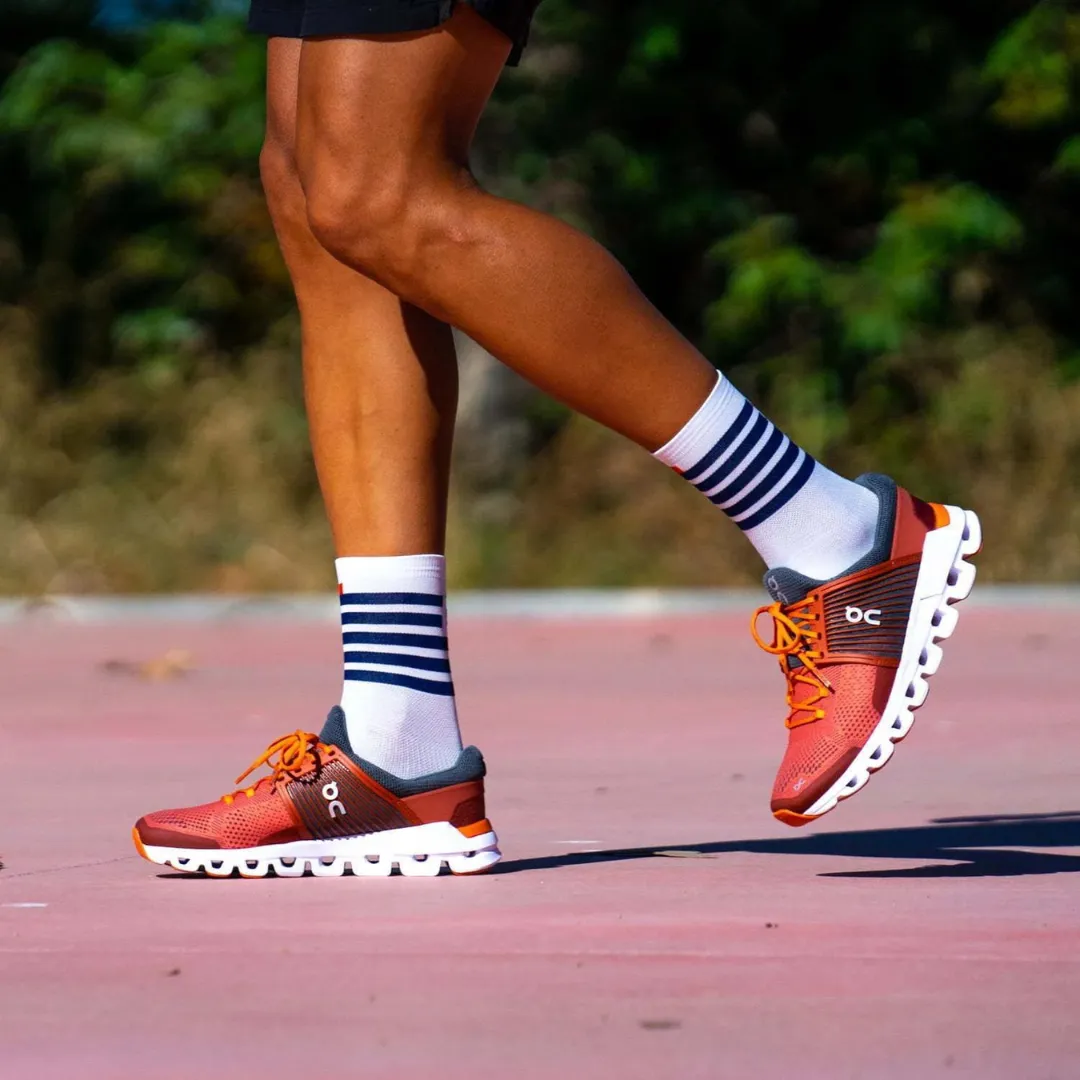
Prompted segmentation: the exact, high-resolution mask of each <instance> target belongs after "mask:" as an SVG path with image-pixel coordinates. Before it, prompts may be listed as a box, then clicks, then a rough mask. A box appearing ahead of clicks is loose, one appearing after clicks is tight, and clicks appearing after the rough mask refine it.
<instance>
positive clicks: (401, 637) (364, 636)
mask: <svg viewBox="0 0 1080 1080" xmlns="http://www.w3.org/2000/svg"><path fill="white" fill-rule="evenodd" d="M341 639H342V641H344V643H345V644H346V645H415V646H416V647H417V648H420V649H441V650H442V651H443V652H446V648H447V642H446V637H445V636H444V635H443V634H393V633H381V632H378V631H368V632H366V633H365V632H360V633H349V634H342V635H341Z"/></svg>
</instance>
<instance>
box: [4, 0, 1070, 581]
mask: <svg viewBox="0 0 1080 1080" xmlns="http://www.w3.org/2000/svg"><path fill="white" fill-rule="evenodd" d="M187 6H188V7H191V8H192V9H193V11H194V13H195V14H196V15H197V16H198V17H194V18H188V19H186V20H185V19H179V18H172V19H169V20H158V21H150V22H148V23H146V24H145V25H141V26H140V27H137V28H135V29H131V30H127V31H118V30H116V29H111V30H110V29H108V28H105V27H102V26H99V25H96V24H95V23H94V22H93V21H92V11H91V8H90V4H89V0H8V2H6V3H4V4H3V5H0V42H2V45H0V523H2V524H3V525H4V528H5V530H6V532H5V535H11V536H13V537H16V541H14V542H13V543H12V544H11V545H9V548H10V552H9V554H8V556H7V557H6V558H7V562H6V563H4V561H3V559H0V583H6V587H9V588H14V587H17V586H18V582H20V581H24V582H32V583H34V584H35V585H37V586H40V587H46V586H47V585H48V584H49V583H50V582H51V581H54V580H55V577H54V575H55V574H56V572H57V567H60V568H61V569H63V568H64V567H69V566H71V565H73V564H78V565H83V564H89V563H94V565H95V566H96V570H95V571H94V573H95V574H96V575H97V576H94V575H93V574H92V575H90V576H89V577H88V578H87V580H88V581H90V582H91V584H92V587H102V588H105V587H125V588H155V587H170V588H171V587H190V586H192V585H193V584H195V585H200V586H201V585H205V584H206V583H207V582H208V581H209V582H210V583H214V582H217V581H219V578H218V577H215V574H216V572H217V571H215V570H213V569H212V568H213V567H219V568H220V567H231V568H232V569H231V570H230V571H229V574H232V575H233V576H232V577H229V576H228V575H226V578H225V579H222V580H226V581H227V582H228V583H232V584H233V585H238V586H239V587H243V586H244V585H250V586H252V587H259V586H260V585H261V584H263V583H265V582H268V581H278V582H289V583H293V584H304V583H308V582H310V581H314V580H316V579H317V578H318V574H319V573H321V570H318V571H310V572H309V570H308V569H306V567H307V566H308V563H307V562H305V560H307V559H309V558H311V559H315V558H317V559H324V558H325V554H326V542H325V533H324V532H323V531H320V530H322V528H323V527H322V525H321V524H320V523H319V520H318V507H317V500H316V496H315V489H314V483H313V479H312V477H311V471H310V464H309V461H308V457H307V451H306V449H305V447H304V428H303V418H302V413H301V408H300V401H299V393H298V385H297V384H298V374H297V364H296V356H295V352H296V344H295V340H296V332H295V317H294V315H293V300H292V294H291V290H290V287H289V283H288V280H287V277H286V274H285V271H284V268H283V266H282V263H281V259H280V256H279V255H278V252H277V249H276V244H275V242H274V239H273V234H272V230H271V228H270V223H269V220H268V217H267V214H266V210H265V207H264V205H263V200H262V196H261V192H260V189H259V183H258V176H257V155H258V148H259V144H260V140H261V138H262V125H263V96H262V81H263V73H264V59H263V43H262V41H260V40H259V39H257V38H253V37H250V36H249V35H247V34H246V33H245V32H244V30H243V29H242V26H241V23H240V21H239V19H238V18H235V17H224V16H210V15H207V14H206V13H205V9H203V8H202V6H201V5H200V4H199V3H198V2H197V0H194V2H193V3H192V4H189V5H187ZM177 10H179V9H177ZM1078 91H1080V15H1078V14H1077V13H1076V11H1075V6H1074V5H1072V4H1070V3H1068V2H1066V0H1037V2H1034V0H1033V2H1028V3H1025V4H1021V5H1017V4H1016V3H1015V0H953V2H951V3H949V4H941V3H940V2H938V0H898V2H896V3H891V4H882V3H880V2H875V0H829V2H828V3H826V2H825V0H774V2H772V3H769V4H761V3H760V2H759V0H724V2H723V3H702V2H701V0H591V2H590V3H587V4H582V3H580V2H579V0H544V3H543V4H542V6H541V8H540V16H539V25H538V29H537V33H536V34H535V35H534V42H533V46H532V48H531V49H530V51H529V53H528V54H527V60H526V64H525V65H524V67H523V68H521V69H520V70H518V71H513V72H509V73H508V74H507V77H506V78H505V79H504V80H503V83H502V84H501V86H500V88H499V90H498V93H497V96H496V100H495V101H494V102H493V104H492V107H491V110H490V112H489V115H488V117H487V118H486V119H485V122H484V124H483V126H482V128H481V133H480V137H479V140H478V146H477V152H476V162H475V165H476V169H477V172H478V174H479V175H480V176H481V178H482V179H483V181H484V182H485V183H487V184H488V185H489V186H491V187H493V188H494V189H495V190H497V191H498V192H500V193H502V194H505V195H508V196H510V197H514V198H520V199H527V200H529V201H532V202H533V203H534V204H535V205H537V206H538V207H541V208H543V209H546V210H551V211H554V212H557V213H560V214H562V215H563V216H564V217H566V218H567V219H568V220H569V221H571V222H573V223H574V224H576V225H579V226H581V227H583V228H586V229H588V230H590V231H592V232H593V233H594V234H595V235H597V236H598V237H599V238H600V239H601V240H602V241H603V242H604V243H606V244H607V245H608V246H609V247H611V248H612V249H613V250H614V251H615V253H616V255H617V256H618V257H619V258H620V259H622V261H623V262H624V263H625V264H626V265H627V267H628V268H629V270H630V271H631V273H632V274H633V275H634V277H635V278H636V279H637V280H638V281H639V282H640V283H641V284H642V285H643V287H644V289H645V291H646V292H647V293H648V294H649V295H650V297H651V298H652V299H654V300H655V301H656V302H657V303H658V305H659V306H660V307H661V308H662V309H663V310H664V311H665V313H666V314H668V315H669V316H670V317H671V318H672V319H673V320H674V321H675V322H676V323H677V324H678V325H679V326H680V328H681V329H682V330H683V331H684V332H685V333H686V334H687V335H688V336H689V337H691V339H692V340H694V341H695V342H696V343H698V344H699V345H700V347H701V348H702V349H703V350H704V351H705V352H706V353H707V355H708V356H709V357H710V358H711V359H712V360H714V361H715V362H716V363H717V364H719V365H721V366H722V367H724V369H725V370H727V371H729V372H731V373H732V375H733V377H734V378H736V379H737V380H738V381H739V382H740V383H741V384H742V385H743V386H744V387H745V388H747V389H748V390H750V391H752V392H753V393H754V394H755V396H756V397H757V399H758V400H759V401H760V402H761V403H762V404H764V405H765V406H767V407H768V408H769V409H770V410H772V411H773V413H774V414H775V416H776V418H777V419H778V420H781V421H782V422H784V423H785V424H786V425H787V426H788V428H789V429H790V430H791V431H792V433H793V434H794V435H795V436H796V437H798V438H799V439H800V440H801V441H803V442H804V443H805V444H806V445H807V446H808V447H810V448H811V449H812V450H814V451H815V452H816V453H818V454H821V455H824V456H825V457H826V458H827V459H828V460H830V461H831V462H833V463H835V464H836V465H837V466H838V467H843V468H846V469H850V470H854V469H856V468H863V467H868V466H873V467H879V468H886V469H895V470H896V471H898V472H899V473H900V474H901V476H902V478H903V479H906V480H908V481H909V482H911V483H913V484H916V485H918V484H922V483H924V482H925V484H926V485H927V486H931V485H932V487H933V490H934V491H935V492H938V491H940V489H941V488H942V487H946V488H947V487H949V485H954V487H953V489H952V490H949V491H945V492H942V494H944V495H945V496H946V497H959V496H960V495H961V494H962V493H964V492H966V491H971V492H975V493H976V495H977V505H978V506H979V508H980V509H981V510H983V511H984V513H985V514H986V515H987V516H988V523H989V525H990V530H989V531H990V533H993V534H996V535H998V536H999V537H1000V538H1001V545H1002V546H1001V547H1000V548H999V551H998V554H996V555H995V554H994V553H993V552H991V553H990V559H991V560H994V559H997V562H993V561H991V563H990V567H991V571H992V572H996V573H998V574H999V575H1002V576H1009V577H1016V576H1025V575H1026V576H1043V577H1052V578H1060V577H1064V576H1070V575H1071V576H1076V575H1078V574H1080V545H1078V544H1077V543H1076V541H1075V534H1076V533H1077V531H1078V529H1080V521H1076V520H1075V516H1076V515H1075V514H1074V513H1073V511H1072V510H1071V509H1069V511H1068V512H1067V513H1062V512H1061V511H1060V506H1061V504H1062V502H1063V501H1065V502H1066V503H1068V504H1069V506H1070V507H1072V506H1074V505H1080V481H1078V480H1077V477H1080V400H1078V399H1077V396H1076V395H1077V387H1078V386H1080V361H1078V360H1077V358H1078V357H1080V305H1078V304H1077V303H1076V289H1077V285H1078V283H1080V213H1078V212H1077V208H1078V207H1080V92H1078ZM222 395H224V396H225V397H227V398H228V400H227V401H223V400H220V399H221V397H222ZM533 413H534V414H535V415H534V417H533V420H532V422H533V426H534V428H537V429H542V431H543V438H541V439H537V440H536V444H537V445H541V444H542V445H544V446H546V447H547V449H546V450H545V451H543V452H542V453H541V454H540V455H539V457H538V458H537V459H536V460H535V461H533V462H532V463H530V466H529V468H528V469H527V470H526V473H527V477H526V481H525V482H524V488H523V489H522V491H520V492H519V491H513V492H506V493H504V494H505V496H506V499H507V500H508V503H514V504H515V505H517V506H518V507H519V509H518V511H517V515H518V516H516V517H514V516H513V515H512V514H511V515H510V517H509V518H507V519H506V520H507V521H508V522H509V523H508V524H505V525H504V526H500V529H499V530H496V531H494V532H492V533H491V534H490V535H489V534H488V533H487V532H485V533H483V535H481V534H480V533H478V532H477V530H476V529H475V528H474V529H473V530H472V532H471V533H470V532H468V530H465V532H464V533H463V532H462V529H461V528H458V530H457V534H456V535H457V536H458V538H459V539H458V542H459V544H464V545H466V546H467V545H468V544H471V545H472V551H473V556H472V557H471V558H466V559H463V560H462V562H463V563H464V564H465V565H467V566H468V567H469V569H468V570H467V571H466V576H467V580H468V581H469V582H470V583H472V584H490V583H496V582H497V583H503V584H523V583H528V584H537V583H543V582H544V581H551V580H559V581H565V582H571V581H572V582H576V583H582V582H584V581H587V580H600V579H602V580H604V581H609V582H612V583H615V582H617V581H643V580H650V575H651V579H652V580H669V581H679V582H689V581H691V580H695V579H694V577H693V575H694V574H700V573H701V572H702V570H701V568H702V567H710V568H711V570H710V573H711V575H712V576H711V577H710V580H714V581H715V580H724V578H723V576H722V575H724V574H726V575H728V577H727V579H728V580H730V579H731V577H732V575H736V576H737V575H740V574H744V573H747V572H748V571H749V563H747V562H740V558H741V556H739V555H738V554H737V551H738V550H741V549H738V548H737V547H735V546H732V547H730V548H729V547H721V548H718V547H717V546H716V540H715V530H714V529H712V528H711V526H710V528H709V529H708V530H706V531H704V532H702V533H701V534H700V535H699V534H698V533H697V532H695V529H696V526H695V525H693V524H692V523H691V521H692V520H693V521H698V520H699V518H698V517H696V516H695V517H693V518H691V516H690V515H696V514H697V510H696V509H694V510H693V511H691V510H690V509H687V510H686V516H685V517H679V515H680V514H682V513H683V511H682V510H681V509H679V507H680V506H683V505H685V506H686V507H687V508H689V507H690V502H688V501H686V499H689V498H690V496H691V495H692V493H690V494H689V495H687V496H685V498H684V496H683V495H675V494H670V495H669V492H674V491H675V488H674V487H670V488H669V487H665V486H664V485H665V484H667V480H666V478H665V479H657V480H655V481H652V480H648V479H647V478H646V474H645V473H643V474H642V475H641V476H640V477H639V476H638V475H637V473H636V472H635V469H636V466H633V465H631V464H628V461H629V459H625V460H624V459H623V458H619V457H618V454H620V453H623V451H616V450H615V449H613V447H614V445H615V444H613V443H604V442H603V439H602V437H601V436H598V435H597V434H596V433H595V432H593V431H592V430H591V429H587V428H583V427H582V425H580V424H579V423H577V422H568V421H567V420H566V416H565V414H564V413H563V412H561V411H552V410H545V409H540V408H537V409H534V410H533ZM598 439H599V440H600V441H599V442H597V441H596V440H598ZM583 452H585V453H589V454H594V453H595V454H596V455H598V457H599V458H602V459H603V460H605V461H607V460H610V462H611V465H610V468H609V469H608V470H607V471H606V472H605V473H603V475H599V476H598V477H597V479H596V482H595V485H596V486H593V487H589V486H588V484H587V483H585V482H584V481H583V480H581V479H580V478H577V479H573V480H570V479H563V477H564V476H569V474H571V473H575V472H576V470H572V469H571V470H560V469H558V468H556V466H557V465H558V464H559V463H560V462H561V461H562V460H563V459H564V457H565V459H566V460H571V461H572V460H574V458H575V457H578V456H580V454H581V453H583ZM646 464H647V461H646ZM647 475H648V476H653V475H656V476H659V474H654V473H648V474H647ZM628 477H632V483H630V482H629V480H628V479H627V478H628ZM611 478H616V479H611ZM620 478H621V479H620ZM620 484H622V485H629V487H630V488H631V489H632V490H633V491H634V493H635V498H634V500H631V502H632V503H633V507H631V506H630V505H629V503H628V504H627V506H625V507H624V506H623V503H624V502H625V501H626V500H624V498H623V496H624V495H625V491H626V487H625V486H624V487H620ZM648 484H655V485H657V486H656V487H653V488H649V489H648V493H647V492H646V486H647V485H648ZM575 485H576V486H575ZM121 493H124V494H123V495H121ZM965 497H966V496H965ZM669 499H673V500H676V501H675V502H671V501H669ZM680 499H682V500H683V503H679V502H678V501H677V500H680ZM260 500H261V501H260ZM468 500H469V493H468V492H463V493H461V494H460V498H459V504H458V505H459V517H460V519H461V521H466V520H467V519H468V518H469V513H468ZM1070 500H1071V501H1070ZM462 506H464V507H465V509H464V510H461V509H460V508H461V507H462ZM695 506H696V504H695ZM551 507H555V508H556V510H551V509H550V508H551ZM1017 507H1022V508H1023V513H1022V514H1021V513H1019V512H1018V511H1017V509H1016V508H1017ZM185 508H194V509H190V512H189V510H188V509H185ZM290 514H292V515H294V516H295V519H296V522H297V524H296V525H295V528H294V529H293V531H292V533H290V525H291V522H290V518H289V515H290ZM568 514H573V515H574V517H575V521H577V522H578V523H579V524H576V525H575V526H574V527H573V528H572V529H571V528H569V527H568V523H567V516H568ZM1070 514H1072V516H1070ZM675 518H678V519H679V520H680V522H681V524H680V530H681V531H680V535H683V536H685V537H687V538H689V539H687V540H686V542H685V543H684V544H683V545H681V546H679V548H678V550H677V551H676V550H668V548H669V547H670V545H668V544H667V543H666V539H665V538H666V536H668V535H670V532H671V529H670V527H667V526H665V530H664V536H663V537H661V536H659V535H656V528H655V524H654V522H655V521H658V520H664V521H667V520H669V519H671V520H674V519H675ZM173 521H180V522H181V524H180V525H178V526H177V529H176V530H172V531H170V524H171V523H172V522H173ZM117 522H122V523H123V525H122V528H120V530H119V531H120V532H122V533H124V534H125V535H128V536H131V537H137V538H138V539H137V541H136V540H133V541H132V543H133V544H135V545H136V546H137V547H138V548H139V550H141V551H143V552H144V553H147V552H150V551H156V552H157V553H158V556H159V562H158V563H156V564H155V563H153V560H152V558H151V556H150V555H149V554H144V564H143V565H142V566H141V567H140V568H139V569H138V572H134V571H132V570H131V569H130V568H131V566H132V559H133V556H132V555H131V551H130V550H128V549H124V551H121V552H118V553H113V554H111V555H107V554H103V552H105V551H106V549H109V550H110V551H111V548H109V544H110V543H111V540H103V539H102V537H110V538H111V537H112V536H113V535H114V533H115V532H116V528H115V524H116V523H117ZM459 524H460V523H459ZM174 532H175V535H173V533H174ZM268 536H273V537H274V539H273V542H270V541H267V540H266V537H268ZM463 536H464V537H465V538H464V539H462V537H463ZM560 536H565V537H566V539H565V540H561V539H559V537H560ZM290 537H291V539H290ZM694 537H697V538H698V539H693V538H694ZM695 544H697V545H698V546H697V547H694V545H695ZM733 544H734V541H733ZM45 548H47V549H48V551H49V552H50V553H51V554H50V555H49V556H48V557H47V558H46V557H44V556H42V555H41V551H42V550H43V549H45ZM271 549H272V550H271ZM285 550H290V551H292V553H293V554H292V555H291V556H286V555H282V554H281V552H282V551H285ZM705 551H707V552H710V553H711V554H709V555H707V556H705V557H703V556H702V552H705ZM95 552H97V553H98V554H97V555H95ZM275 552H277V554H275ZM591 552H596V553H597V554H596V557H595V558H592V557H591V556H590V553H591ZM635 552H637V553H638V554H635ZM718 552H719V554H717V553H718ZM688 553H689V554H688ZM691 555H692V557H691ZM290 558H292V559H293V560H295V565H296V566H299V565H300V564H303V567H304V568H301V569H299V570H297V569H296V568H295V566H294V570H293V571H292V572H286V571H285V570H284V569H283V566H284V565H285V564H286V563H288V562H289V559H290ZM95 559H96V560H97V561H96V562H95ZM320 565H321V564H320ZM237 567H240V568H241V569H239V570H237V569H236V568H237ZM731 567H736V568H737V569H735V570H732V569H730V568H731ZM5 574H6V575H7V576H6V577H5V576H4V575H5ZM125 575H126V576H125Z"/></svg>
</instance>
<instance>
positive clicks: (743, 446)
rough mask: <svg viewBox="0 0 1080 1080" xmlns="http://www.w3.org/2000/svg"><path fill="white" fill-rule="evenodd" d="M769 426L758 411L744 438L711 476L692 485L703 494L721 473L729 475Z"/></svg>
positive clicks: (765, 418)
mask: <svg viewBox="0 0 1080 1080" xmlns="http://www.w3.org/2000/svg"><path fill="white" fill-rule="evenodd" d="M768 427H769V421H768V418H767V417H765V416H763V415H762V414H761V413H758V415H757V419H756V420H755V421H754V422H753V424H752V425H751V426H750V430H749V431H748V432H747V435H746V438H745V439H743V441H742V442H741V443H739V445H738V446H736V447H735V449H734V450H733V451H732V452H731V456H730V457H729V458H728V459H727V461H725V462H724V464H723V465H721V466H720V468H719V469H717V470H716V471H715V472H714V473H713V474H712V475H711V476H707V477H705V479H704V480H699V481H698V482H697V483H696V484H695V485H694V486H695V487H696V488H697V489H698V491H700V492H701V493H702V494H704V493H705V492H706V491H708V490H709V488H711V487H713V486H714V485H715V484H716V481H717V477H720V478H721V479H722V478H723V477H722V475H721V474H723V475H726V476H730V475H731V474H732V473H733V472H734V471H735V469H736V468H737V467H738V466H739V465H741V464H742V462H743V461H744V460H745V459H746V457H747V455H748V454H749V453H750V452H751V451H752V450H753V449H754V447H755V446H757V444H758V443H759V442H760V441H761V436H762V435H764V434H765V430H766V429H767V428H768Z"/></svg>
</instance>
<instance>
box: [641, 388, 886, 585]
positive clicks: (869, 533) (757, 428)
mask: <svg viewBox="0 0 1080 1080" xmlns="http://www.w3.org/2000/svg"><path fill="white" fill-rule="evenodd" d="M654 456H655V457H657V458H659V459H660V460H661V461H662V462H664V464H665V465H670V466H671V467H672V468H673V469H674V470H675V471H676V472H678V473H681V474H682V476H683V477H685V478H686V479H687V480H689V481H690V483H691V484H693V485H694V487H696V488H697V489H698V490H699V491H700V492H701V493H702V494H703V495H704V496H705V497H706V498H707V499H708V500H709V501H710V502H711V503H715V504H716V505H717V506H719V507H720V509H721V510H723V511H724V513H725V514H727V515H728V517H730V518H731V520H732V521H734V522H735V524H736V525H738V526H739V528H740V529H742V530H743V532H745V533H746V536H747V539H749V541H750V543H752V544H753V545H754V547H755V548H757V551H758V553H759V554H760V555H761V557H762V558H763V559H764V560H765V565H766V566H768V567H769V568H770V569H775V568H777V567H787V568H788V569H790V570H795V571H797V572H798V573H800V574H804V575H805V576H806V577H809V578H813V579H814V580H817V581H827V580H829V579H830V578H834V577H836V576H837V575H839V574H842V573H843V572H844V571H845V570H847V569H848V567H850V566H851V565H852V564H853V563H855V562H856V561H857V560H858V559H860V558H862V556H863V555H865V554H866V553H867V552H868V551H869V550H870V548H871V547H872V546H873V543H874V534H875V530H876V527H877V519H878V500H877V496H876V495H874V493H873V492H872V491H870V490H869V489H868V488H864V487H862V486H861V485H859V484H855V483H852V482H851V481H850V480H845V479H844V478H843V477H840V476H837V475H836V473H834V472H831V471H830V470H829V469H826V468H825V466H824V465H822V464H821V463H820V462H818V461H815V460H814V459H813V458H812V457H811V456H810V455H809V454H808V453H807V452H806V451H805V450H801V449H800V448H799V447H798V446H796V445H795V444H794V443H793V442H792V441H791V440H790V439H789V438H788V437H787V436H786V435H785V434H784V433H783V432H782V431H780V429H779V428H777V427H774V426H773V424H771V423H770V422H769V421H768V420H767V419H766V418H765V417H764V416H762V414H761V413H760V412H758V410H757V409H755V408H754V406H753V405H751V404H750V402H749V401H747V400H746V398H744V397H743V396H742V394H740V393H739V391H738V390H736V389H735V387H734V386H732V385H731V383H730V382H728V380H727V379H725V378H724V376H723V375H721V376H720V378H719V379H718V380H717V383H716V386H715V387H714V388H713V391H712V393H711V394H710V395H709V396H708V397H707V398H706V399H705V403H704V404H703V405H702V406H701V408H700V409H698V411H697V412H696V413H694V415H693V416H692V417H691V418H690V419H689V421H687V424H686V426H685V427H684V428H683V429H682V430H681V431H680V432H679V433H678V434H677V435H676V436H675V437H674V438H673V439H672V440H671V442H669V443H668V444H667V445H666V446H662V447H661V448H660V449H659V450H657V451H656V454H655V455H654Z"/></svg>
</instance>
